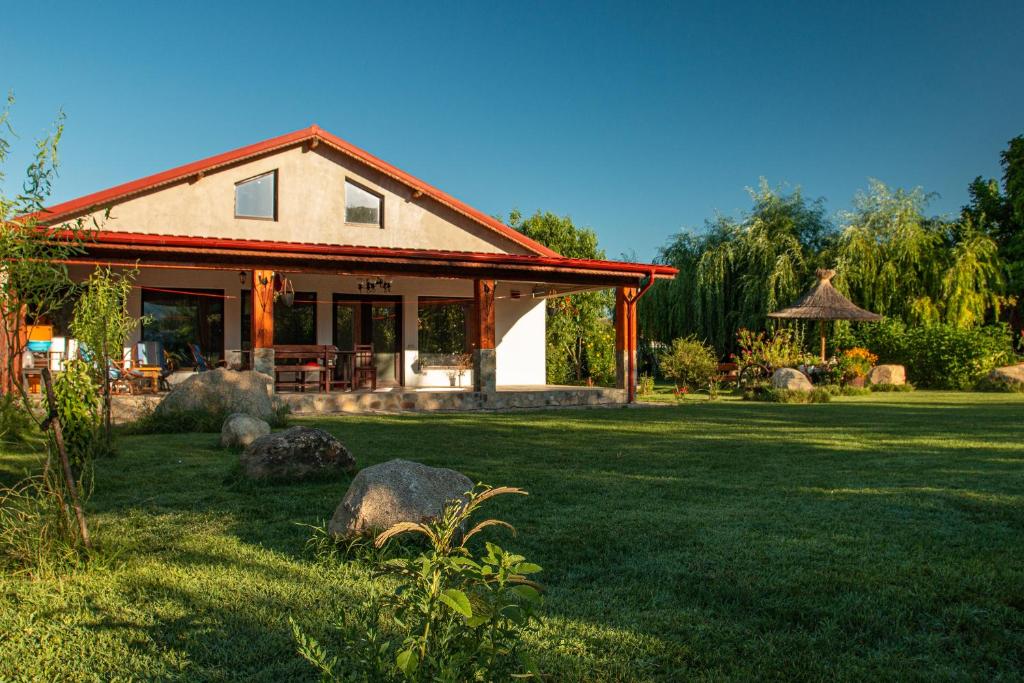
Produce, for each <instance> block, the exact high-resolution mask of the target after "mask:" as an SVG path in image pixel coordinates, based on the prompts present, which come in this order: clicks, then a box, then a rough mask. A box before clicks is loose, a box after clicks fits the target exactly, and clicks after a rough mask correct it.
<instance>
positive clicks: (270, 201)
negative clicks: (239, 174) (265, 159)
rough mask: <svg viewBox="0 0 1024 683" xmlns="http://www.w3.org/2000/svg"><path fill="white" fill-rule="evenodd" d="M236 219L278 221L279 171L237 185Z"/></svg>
mask: <svg viewBox="0 0 1024 683" xmlns="http://www.w3.org/2000/svg"><path fill="white" fill-rule="evenodd" d="M235 218H262V219H264V220H271V221H276V220H277V171H271V172H270V173H264V174H262V175H258V176H256V177H254V178H249V179H248V180H242V181H240V182H238V183H235Z"/></svg>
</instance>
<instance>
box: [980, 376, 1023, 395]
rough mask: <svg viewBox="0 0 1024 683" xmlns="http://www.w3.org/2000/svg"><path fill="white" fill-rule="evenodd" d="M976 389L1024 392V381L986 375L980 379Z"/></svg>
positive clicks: (1008, 392)
mask: <svg viewBox="0 0 1024 683" xmlns="http://www.w3.org/2000/svg"><path fill="white" fill-rule="evenodd" d="M974 390H975V391H994V392H1000V393H1006V394H1021V393H1024V383H1021V382H1014V381H1011V380H1008V379H1003V378H1001V377H993V376H992V375H986V376H985V377H982V378H981V379H980V380H978V383H977V384H976V385H975V386H974Z"/></svg>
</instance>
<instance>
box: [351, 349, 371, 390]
mask: <svg viewBox="0 0 1024 683" xmlns="http://www.w3.org/2000/svg"><path fill="white" fill-rule="evenodd" d="M367 381H368V382H370V389H371V391H377V364H376V363H374V360H373V346H372V345H370V344H356V347H355V357H354V359H353V364H352V388H353V389H362V388H363V382H367Z"/></svg>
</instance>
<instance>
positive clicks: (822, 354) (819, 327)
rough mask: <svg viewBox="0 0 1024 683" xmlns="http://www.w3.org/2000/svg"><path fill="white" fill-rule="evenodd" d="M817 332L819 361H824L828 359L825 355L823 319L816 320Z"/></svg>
mask: <svg viewBox="0 0 1024 683" xmlns="http://www.w3.org/2000/svg"><path fill="white" fill-rule="evenodd" d="M818 332H819V333H820V334H821V362H822V363H824V362H825V361H826V360H828V359H827V358H826V357H825V321H824V320H819V321H818Z"/></svg>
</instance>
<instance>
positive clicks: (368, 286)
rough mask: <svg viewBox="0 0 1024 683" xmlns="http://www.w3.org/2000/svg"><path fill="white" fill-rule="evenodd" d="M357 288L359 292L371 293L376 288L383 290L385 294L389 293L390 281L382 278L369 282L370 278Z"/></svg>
mask: <svg viewBox="0 0 1024 683" xmlns="http://www.w3.org/2000/svg"><path fill="white" fill-rule="evenodd" d="M357 286H358V287H359V291H360V292H372V291H374V290H376V289H378V288H379V289H382V290H384V291H385V292H390V291H391V280H385V279H384V278H380V277H379V278H377V279H376V280H371V279H370V278H367V279H366V280H365V281H364V282H360V283H359V284H358V285H357Z"/></svg>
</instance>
